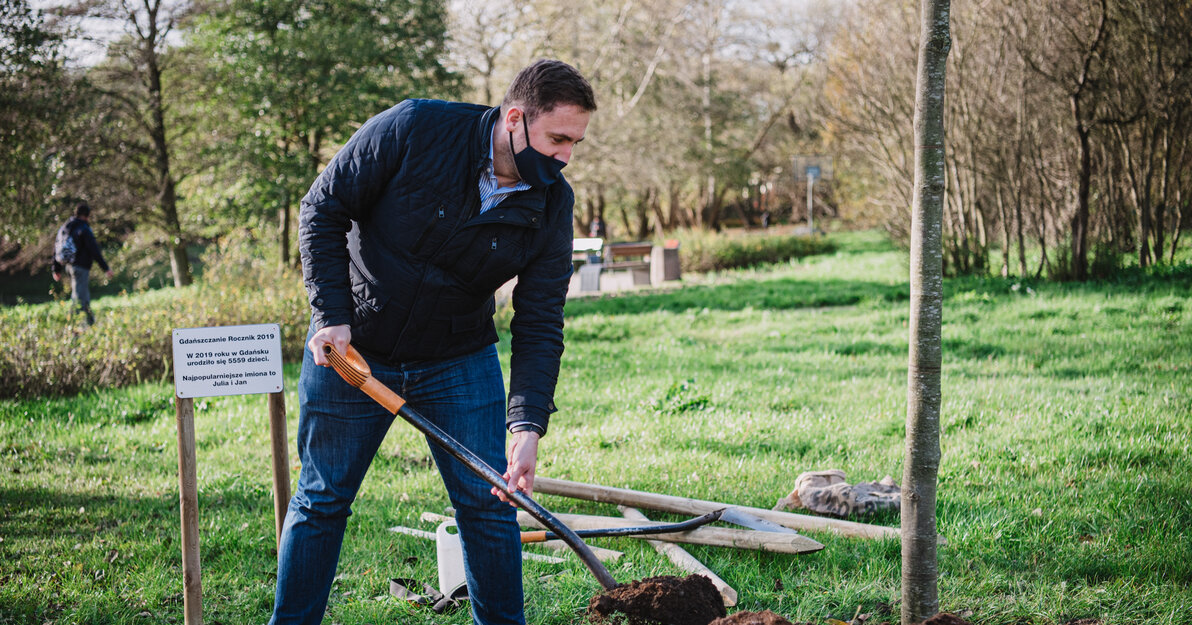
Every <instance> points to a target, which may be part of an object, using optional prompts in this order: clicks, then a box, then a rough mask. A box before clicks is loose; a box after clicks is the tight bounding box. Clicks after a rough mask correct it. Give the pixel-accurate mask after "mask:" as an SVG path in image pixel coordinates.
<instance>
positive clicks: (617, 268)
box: [572, 237, 680, 292]
mask: <svg viewBox="0 0 1192 625" xmlns="http://www.w3.org/2000/svg"><path fill="white" fill-rule="evenodd" d="M678 248H679V245H678V243H677V242H675V241H668V242H667V245H665V246H658V245H653V244H651V243H649V242H635V243H609V244H605V243H604V240H603V239H601V238H595V237H591V238H578V239H575V243H574V245H573V253H572V260H573V261H574V262H575V263H576V264H578V265H579V271H578V273H579V278H580V285H579V286H580V291H585V292H593V291H617V290H621V289H627V288H633V287H635V286H642V285H655V286H657V285H658V284H661V283H662V282H663V281H665V280H678V279H679V278H680V272H679V249H678ZM581 263H582V264H581Z"/></svg>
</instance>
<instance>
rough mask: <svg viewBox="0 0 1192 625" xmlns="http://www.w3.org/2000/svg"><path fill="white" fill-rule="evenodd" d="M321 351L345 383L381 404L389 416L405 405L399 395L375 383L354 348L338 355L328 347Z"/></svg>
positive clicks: (362, 358) (365, 363) (377, 382)
mask: <svg viewBox="0 0 1192 625" xmlns="http://www.w3.org/2000/svg"><path fill="white" fill-rule="evenodd" d="M323 351H324V353H325V354H327V360H328V361H329V362H330V363H331V368H332V369H335V372H336V373H338V374H339V376H340V377H341V378H343V379H344V381H345V382H347V383H348V384H351V385H352V386H355V387H357V388H359V389H360V390H362V391H364V393H365V394H366V395H368V396H369V397H371V398H373V400H375V401H376V402H377V403H378V404H381V407H383V408H384V409H385V410H388V411H389V413H390V414H397V411H399V410H401V407H402V406H404V405H406V400H404V399H402V398H401V396H400V395H398V394H397V393H394V392H393V390H392V389H390V388H389V387H388V386H385V385H384V384H381V383H380V382H379V381H377V379H376V378H374V377H372V371H371V370H370V369H369V367H368V363H367V362H365V360H364V357H363V356H361V355H360V352H358V351H356V348H355V347H352V346H351V345H348V349H347V352H346V353H345V354H344V355H342V356H341V355H340V354H339V352H336V351H335V349H334V348H333V347H331V346H330V345H325V346H323Z"/></svg>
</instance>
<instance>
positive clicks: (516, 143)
mask: <svg viewBox="0 0 1192 625" xmlns="http://www.w3.org/2000/svg"><path fill="white" fill-rule="evenodd" d="M522 115H523V112H522V109H521V108H518V107H514V108H510V110H509V114H508V115H506V117H505V126H506V128H505V129H506V130H507V131H509V132H512V133H513V151H514V152H521V151H522V150H524V149H525V147H526V135H525V130H523V128H525V126H523V125H522ZM591 116H592V114H591V113H590V112H588V111H585V110H584V109H582V108H580V107H579V106H576V105H574V104H560V105H558V106H556V107H555V108H554V109H553V110H551V112H549V113H541V114H539V115H538V117H536V118H534V119H533V120H527V121H529V128H530V137H529V140H530V145H532V146H534V149H535V150H538V151H539V152H541V153H542V154H544V155H546V156H549V157H551V158H557V159H559V160H560V161H563V162H564V163H566V162H568V161H570V160H571V153H572V151H573V150H574V149H575V145H576V144H577V143H579V142H580V141H583V140H584V133H585V132H587V130H588V119H589V118H590V117H591Z"/></svg>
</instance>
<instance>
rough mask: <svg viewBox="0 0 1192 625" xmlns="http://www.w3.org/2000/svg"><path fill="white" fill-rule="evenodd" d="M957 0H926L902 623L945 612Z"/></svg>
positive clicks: (917, 126)
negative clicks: (942, 574) (948, 229)
mask: <svg viewBox="0 0 1192 625" xmlns="http://www.w3.org/2000/svg"><path fill="white" fill-rule="evenodd" d="M949 9H950V5H949V0H923V1H922V3H921V9H920V11H921V26H920V29H921V30H920V33H919V62H918V68H919V71H918V77H917V79H916V83H915V122H914V131H915V182H914V201H913V202H912V204H911V211H912V217H911V223H912V228H911V276H910V277H911V301H910V339H909V344H910V355H909V366H908V371H907V382H908V384H907V409H906V453H905V455H904V456H903V473H902V622H903V625H910V624H911V623H917V622H919V621H922V620H924V619H927V618H930V617H931V616H934V615H935V613H936V612H938V611H939V595H938V588H937V580H938V578H939V565H938V562H937V559H936V523H935V509H936V505H935V502H936V484H937V478H938V475H939V463H940V365H941V362H942V355H941V349H942V348H941V340H940V336H941V326H942V321H943V311H942V308H943V242H942V232H941V217H942V214H943V202H944V178H945V172H944V88H945V84H946V81H945V77H946V72H945V70H946V67H947V61H948V50H949V49H950V47H951V36H950V34H949V28H948V25H949V24H948V13H949Z"/></svg>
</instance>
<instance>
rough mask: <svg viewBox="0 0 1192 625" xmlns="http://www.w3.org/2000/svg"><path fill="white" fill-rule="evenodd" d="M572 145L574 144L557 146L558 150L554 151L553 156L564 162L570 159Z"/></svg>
mask: <svg viewBox="0 0 1192 625" xmlns="http://www.w3.org/2000/svg"><path fill="white" fill-rule="evenodd" d="M574 147H575V146H572V145H561V146H559V150H558V151H557V152H555V158H557V159H559V160H560V161H563V162H564V163H566V162H568V161H570V160H571V150H572V148H574Z"/></svg>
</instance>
